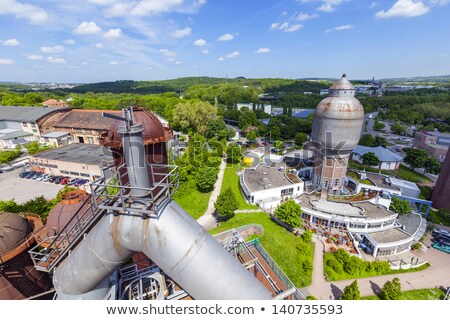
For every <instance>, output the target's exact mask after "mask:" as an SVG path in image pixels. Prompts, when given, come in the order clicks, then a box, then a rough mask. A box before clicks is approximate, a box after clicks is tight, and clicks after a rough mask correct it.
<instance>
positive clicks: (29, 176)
mask: <svg viewBox="0 0 450 320" xmlns="http://www.w3.org/2000/svg"><path fill="white" fill-rule="evenodd" d="M32 175H34V172H33V171H28V172H27V173H26V174H24V176H23V177H24V178H25V179H31V176H32Z"/></svg>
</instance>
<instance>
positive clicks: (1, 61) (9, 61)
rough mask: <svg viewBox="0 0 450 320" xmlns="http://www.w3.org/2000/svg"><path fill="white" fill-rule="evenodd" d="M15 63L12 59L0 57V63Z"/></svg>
mask: <svg viewBox="0 0 450 320" xmlns="http://www.w3.org/2000/svg"><path fill="white" fill-rule="evenodd" d="M14 63H16V62H15V61H14V60H13V59H0V64H2V65H10V64H14Z"/></svg>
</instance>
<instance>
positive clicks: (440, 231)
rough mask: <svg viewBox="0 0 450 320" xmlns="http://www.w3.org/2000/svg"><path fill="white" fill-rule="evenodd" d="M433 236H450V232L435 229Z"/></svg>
mask: <svg viewBox="0 0 450 320" xmlns="http://www.w3.org/2000/svg"><path fill="white" fill-rule="evenodd" d="M432 234H433V236H435V235H445V236H450V232H449V231H447V230H445V229H441V228H434V229H433V233H432Z"/></svg>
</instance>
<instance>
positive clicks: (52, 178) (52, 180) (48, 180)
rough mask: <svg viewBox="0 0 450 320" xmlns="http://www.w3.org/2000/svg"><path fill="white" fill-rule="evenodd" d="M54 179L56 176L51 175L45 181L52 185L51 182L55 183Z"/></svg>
mask: <svg viewBox="0 0 450 320" xmlns="http://www.w3.org/2000/svg"><path fill="white" fill-rule="evenodd" d="M55 179H56V176H54V175H51V176H50V177H49V178H48V179H47V182H51V183H53V182H55Z"/></svg>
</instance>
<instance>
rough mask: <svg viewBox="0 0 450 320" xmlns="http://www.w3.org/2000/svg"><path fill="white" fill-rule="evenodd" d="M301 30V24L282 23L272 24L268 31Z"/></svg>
mask: <svg viewBox="0 0 450 320" xmlns="http://www.w3.org/2000/svg"><path fill="white" fill-rule="evenodd" d="M301 28H303V25H302V24H290V23H289V22H284V23H281V24H280V23H278V22H277V23H272V25H271V26H270V30H282V31H284V32H294V31H298V30H300V29H301Z"/></svg>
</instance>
